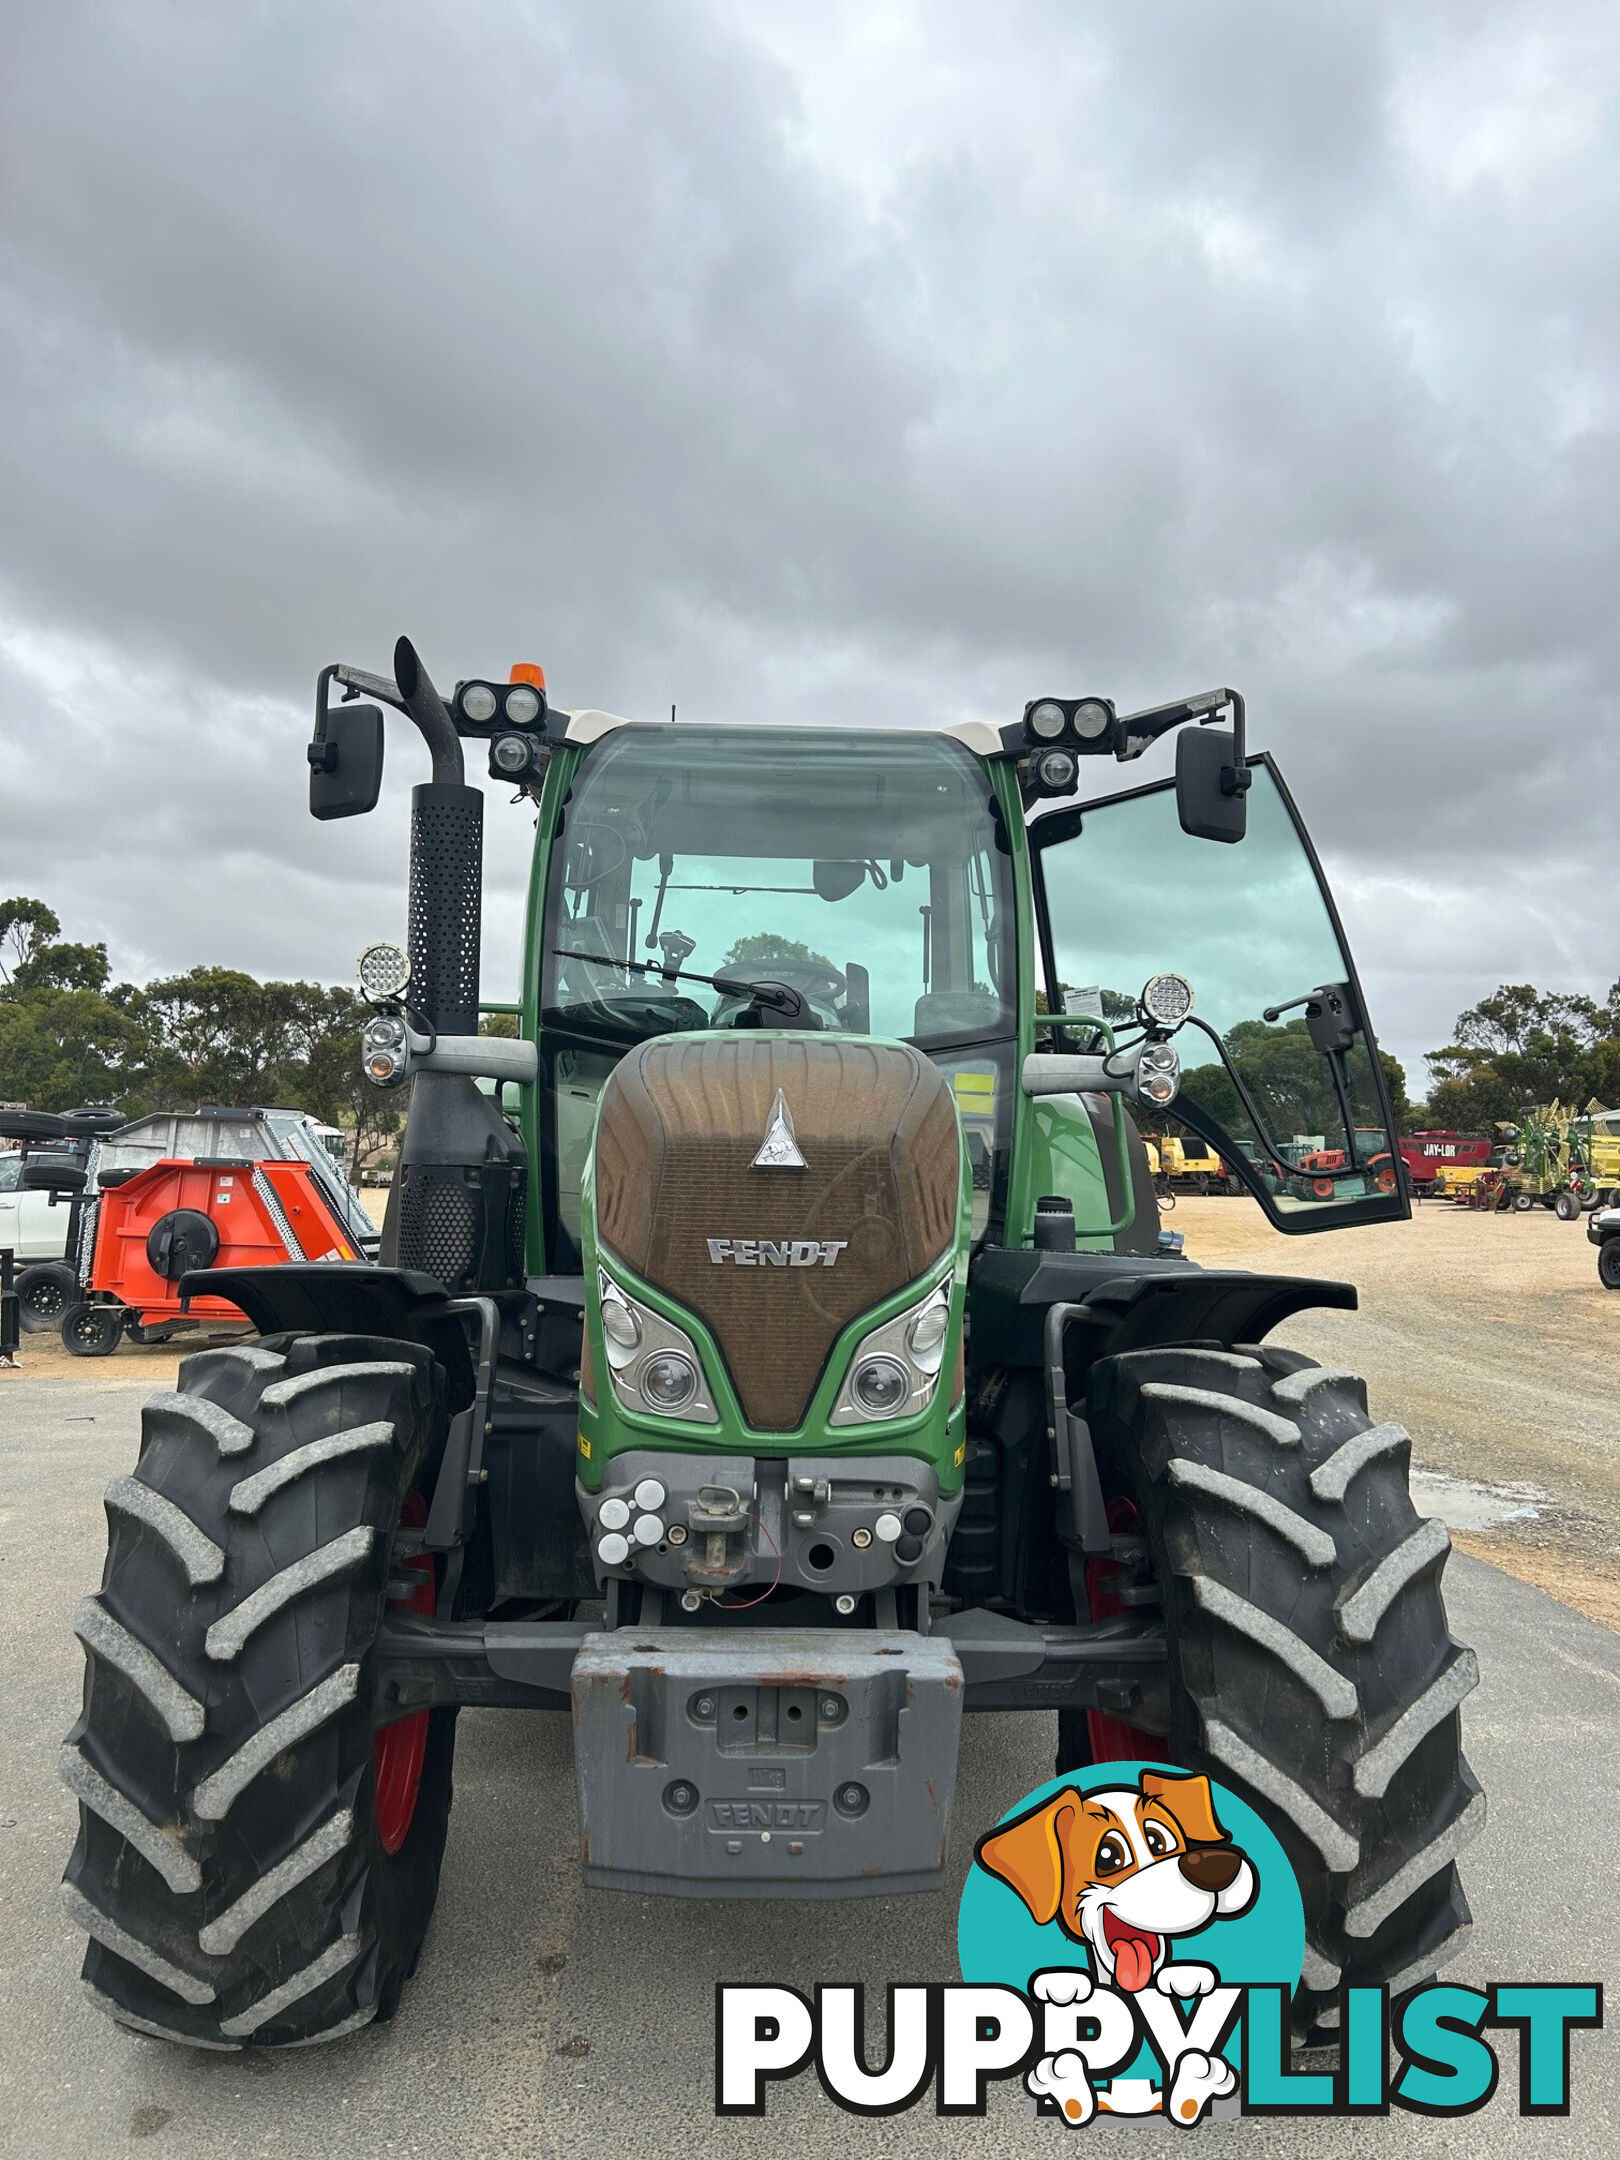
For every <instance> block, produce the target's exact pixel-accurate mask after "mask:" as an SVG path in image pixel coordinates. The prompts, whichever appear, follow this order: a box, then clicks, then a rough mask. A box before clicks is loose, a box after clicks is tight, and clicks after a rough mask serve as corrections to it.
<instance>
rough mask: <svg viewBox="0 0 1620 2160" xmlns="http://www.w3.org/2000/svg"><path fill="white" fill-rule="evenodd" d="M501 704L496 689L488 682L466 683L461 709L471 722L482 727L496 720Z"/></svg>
mask: <svg viewBox="0 0 1620 2160" xmlns="http://www.w3.org/2000/svg"><path fill="white" fill-rule="evenodd" d="M499 702H500V701H499V700H498V699H497V697H496V695H495V692H494V689H493V688H492V687H491V685H490V684H489V683H487V682H473V683H466V684H464V685H463V686H462V692H461V709H462V711H463V713H464V714H465V715H466V716H467V718H468V719H469V720H471V721H474V722H475V723H476V724H477V725H478V726H480V727H482V726H483V725H484V724H485V723H486V722H488V721H490V720H493V719H494V717H495V714H496V711H497V709H498V706H499Z"/></svg>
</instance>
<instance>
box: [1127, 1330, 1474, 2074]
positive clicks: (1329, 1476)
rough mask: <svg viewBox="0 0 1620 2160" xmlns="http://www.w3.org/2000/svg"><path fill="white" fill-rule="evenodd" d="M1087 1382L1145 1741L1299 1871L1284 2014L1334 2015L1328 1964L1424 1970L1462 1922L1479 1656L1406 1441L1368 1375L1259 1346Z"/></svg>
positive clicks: (1398, 1979)
mask: <svg viewBox="0 0 1620 2160" xmlns="http://www.w3.org/2000/svg"><path fill="white" fill-rule="evenodd" d="M1089 1392H1090V1414H1091V1418H1092V1430H1093V1433H1094V1435H1095V1438H1096V1441H1097V1445H1098V1451H1099V1461H1100V1467H1101V1471H1102V1477H1103V1484H1104V1488H1105V1490H1107V1491H1109V1492H1111V1493H1113V1494H1115V1495H1116V1496H1117V1498H1116V1500H1115V1502H1114V1503H1113V1504H1114V1505H1115V1506H1118V1505H1120V1504H1121V1503H1122V1502H1126V1503H1128V1504H1130V1505H1133V1506H1134V1507H1135V1509H1136V1511H1137V1515H1138V1518H1139V1520H1140V1523H1141V1526H1142V1528H1143V1530H1144V1531H1145V1533H1146V1537H1147V1541H1148V1548H1149V1558H1150V1562H1151V1566H1152V1568H1153V1571H1154V1574H1155V1575H1156V1578H1157V1580H1158V1583H1159V1585H1160V1588H1161V1593H1162V1596H1163V1600H1164V1612H1165V1624H1166V1635H1167V1640H1168V1647H1169V1662H1170V1731H1169V1736H1168V1740H1167V1742H1164V1743H1161V1746H1163V1747H1166V1748H1167V1751H1168V1758H1169V1759H1170V1760H1172V1761H1175V1762H1178V1763H1180V1764H1182V1765H1184V1766H1185V1767H1187V1768H1189V1769H1197V1770H1202V1771H1204V1772H1205V1773H1206V1774H1207V1775H1209V1776H1211V1777H1214V1778H1219V1779H1222V1780H1224V1781H1225V1782H1226V1783H1227V1784H1229V1785H1231V1786H1233V1787H1234V1788H1235V1789H1236V1790H1238V1791H1239V1792H1241V1793H1242V1794H1243V1795H1244V1796H1245V1797H1246V1798H1247V1799H1249V1800H1250V1801H1251V1802H1252V1803H1253V1805H1254V1806H1255V1807H1256V1808H1257V1809H1258V1810H1259V1811H1260V1813H1261V1814H1262V1815H1264V1816H1265V1817H1266V1819H1267V1821H1268V1822H1269V1823H1270V1824H1271V1826H1272V1828H1273V1829H1274V1830H1275V1831H1276V1833H1277V1835H1278V1837H1279V1838H1280V1839H1281V1841H1282V1844H1283V1846H1284V1848H1285V1849H1286V1851H1287V1853H1288V1857H1289V1860H1290V1861H1291V1863H1292V1865H1293V1868H1294V1872H1295V1874H1296V1875H1297V1877H1298V1879H1299V1887H1300V1894H1301V1896H1302V1898H1303V1900H1304V1905H1305V1921H1306V1953H1305V1968H1304V1977H1303V1980H1302V1983H1301V1988H1300V1993H1299V1995H1298V1997H1297V1998H1296V2002H1295V2012H1294V2017H1295V2026H1296V2030H1297V2031H1298V2032H1300V2033H1301V2034H1303V2033H1306V2032H1308V2031H1310V2030H1311V2029H1312V2028H1313V2027H1314V2026H1315V2025H1317V2024H1319V2023H1325V2022H1330V2021H1331V2019H1332V2018H1333V2017H1335V2016H1336V2014H1337V2012H1336V2007H1335V2006H1336V2000H1337V1991H1338V1987H1339V1983H1340V1976H1341V1974H1342V1975H1343V1977H1344V1978H1345V1979H1347V1980H1349V1981H1352V1982H1358V1983H1366V1984H1369V1985H1372V1984H1376V1983H1379V1982H1385V1983H1387V1984H1388V1986H1389V1988H1390V1990H1391V1992H1392V1993H1393V1994H1399V1993H1400V1992H1401V1991H1402V1990H1403V1989H1406V1988H1409V1987H1412V1986H1414V1985H1416V1984H1417V1982H1419V1981H1421V1980H1426V1979H1429V1978H1431V1977H1432V1976H1433V1974H1434V1973H1435V1972H1436V1971H1437V1969H1438V1968H1439V1967H1440V1966H1441V1965H1443V1964H1444V1963H1445V1962H1446V1961H1447V1960H1448V1959H1450V1958H1452V1957H1454V1956H1456V1955H1457V1953H1458V1952H1459V1951H1460V1950H1461V1948H1462V1946H1463V1944H1464V1942H1465V1940H1466V1938H1467V1932H1468V1928H1469V1926H1470V1915H1469V1909H1468V1903H1467V1900H1466V1898H1465V1897H1464V1896H1463V1891H1462V1886H1461V1884H1460V1882H1459V1881H1458V1879H1457V1869H1456V1866H1455V1861H1456V1856H1457V1854H1458V1853H1459V1852H1460V1851H1461V1850H1462V1848H1463V1847H1464V1846H1465V1845H1466V1844H1467V1843H1468V1842H1469V1840H1470V1839H1472V1838H1473V1837H1474V1836H1475V1835H1476V1834H1477V1833H1478V1831H1479V1830H1480V1829H1481V1828H1482V1827H1483V1825H1484V1820H1485V1799H1484V1795H1483V1793H1482V1792H1481V1790H1480V1788H1479V1785H1478V1783H1477V1781H1476V1780H1475V1778H1474V1776H1473V1773H1472V1772H1471V1771H1470V1769H1469V1767H1468V1765H1467V1763H1466V1762H1465V1761H1464V1759H1463V1755H1462V1751H1461V1740H1460V1732H1459V1723H1460V1721H1459V1717H1458V1706H1459V1704H1460V1703H1461V1702H1462V1701H1463V1699H1464V1697H1465V1696H1466V1695H1467V1694H1468V1693H1469V1692H1470V1690H1471V1689H1472V1688H1473V1687H1474V1686H1475V1685H1476V1684H1477V1682H1478V1678H1479V1669H1478V1665H1477V1663H1476V1661H1475V1658H1474V1654H1473V1652H1472V1651H1471V1650H1467V1649H1464V1648H1462V1647H1461V1646H1460V1645H1459V1644H1457V1643H1456V1642H1454V1641H1453V1640H1452V1638H1451V1634H1450V1631H1449V1629H1448V1627H1447V1624H1446V1613H1445V1607H1444V1604H1443V1603H1442V1600H1441V1593H1440V1575H1441V1570H1442V1568H1443V1567H1444V1564H1445V1559H1446V1555H1447V1553H1448V1551H1449V1549H1450V1539H1449V1538H1448V1536H1447V1534H1446V1530H1445V1527H1444V1525H1443V1524H1442V1523H1439V1522H1436V1521H1433V1520H1429V1521H1425V1520H1423V1519H1422V1518H1420V1517H1419V1515H1418V1513H1417V1511H1416V1509H1415V1508H1414V1507H1413V1505H1412V1501H1411V1496H1410V1494H1409V1492H1408V1489H1407V1466H1408V1458H1409V1455H1410V1451H1411V1441H1410V1439H1409V1437H1408V1435H1407V1434H1406V1433H1405V1432H1404V1431H1403V1430H1402V1428H1401V1427H1400V1426H1399V1425H1375V1424H1373V1423H1372V1421H1371V1420H1370V1418H1369V1417H1368V1415H1367V1402H1366V1389H1365V1384H1364V1383H1363V1382H1362V1381H1360V1380H1358V1379H1356V1378H1354V1377H1353V1376H1352V1375H1351V1374H1349V1373H1340V1372H1330V1371H1327V1370H1325V1369H1324V1368H1323V1367H1322V1366H1320V1365H1316V1364H1313V1363H1312V1362H1311V1361H1310V1360H1309V1359H1308V1358H1303V1357H1301V1356H1299V1354H1298V1353H1297V1352H1293V1351H1288V1350H1282V1349H1275V1348H1272V1347H1270V1346H1269V1345H1268V1346H1263V1347H1260V1348H1253V1347H1245V1348H1244V1349H1242V1350H1239V1351H1224V1350H1214V1349H1191V1348H1178V1349H1164V1350H1141V1351H1135V1352H1131V1353H1129V1354H1127V1355H1125V1356H1122V1357H1115V1358H1109V1359H1105V1360H1103V1361H1102V1362H1100V1363H1099V1364H1098V1365H1097V1367H1096V1368H1095V1369H1094V1372H1093V1374H1092V1379H1091V1385H1090V1391H1089ZM1143 1752H1146V1750H1144V1751H1143Z"/></svg>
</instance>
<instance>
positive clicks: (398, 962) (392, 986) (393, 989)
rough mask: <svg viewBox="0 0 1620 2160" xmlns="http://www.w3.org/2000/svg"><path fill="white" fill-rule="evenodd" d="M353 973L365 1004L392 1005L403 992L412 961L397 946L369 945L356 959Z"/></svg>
mask: <svg viewBox="0 0 1620 2160" xmlns="http://www.w3.org/2000/svg"><path fill="white" fill-rule="evenodd" d="M355 973H356V975H357V976H358V977H359V979H360V994H361V995H362V997H364V998H365V1000H366V1002H367V1004H368V1005H391V1004H392V1003H393V1002H394V1000H395V999H396V998H401V997H403V996H404V995H405V990H406V986H407V985H408V983H409V982H410V979H411V963H410V961H409V960H408V959H407V958H406V956H405V955H404V953H402V952H401V951H400V949H399V947H398V946H397V945H387V944H377V945H368V946H367V947H366V949H365V951H364V952H363V953H362V954H361V955H360V958H359V959H358V960H357V961H356V962H355Z"/></svg>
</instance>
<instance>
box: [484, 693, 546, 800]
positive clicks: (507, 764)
mask: <svg viewBox="0 0 1620 2160" xmlns="http://www.w3.org/2000/svg"><path fill="white" fill-rule="evenodd" d="M530 695H531V696H532V695H533V692H532V691H531V692H530ZM539 749H540V746H539V744H538V743H537V742H536V741H535V739H534V737H533V736H532V735H497V736H496V737H495V739H494V741H493V742H492V743H491V744H490V746H489V769H490V773H491V775H492V777H493V778H495V779H497V780H521V779H522V778H523V776H524V774H525V773H527V772H530V771H532V770H533V768H534V766H535V764H536V762H537V760H538V756H539Z"/></svg>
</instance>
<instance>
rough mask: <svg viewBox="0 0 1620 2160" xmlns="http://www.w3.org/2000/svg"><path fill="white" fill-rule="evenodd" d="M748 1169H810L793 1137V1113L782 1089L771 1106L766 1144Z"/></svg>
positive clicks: (766, 1129)
mask: <svg viewBox="0 0 1620 2160" xmlns="http://www.w3.org/2000/svg"><path fill="white" fill-rule="evenodd" d="M748 1167H749V1169H750V1170H808V1169H809V1167H810V1165H809V1164H808V1163H807V1162H806V1161H805V1159H804V1157H803V1156H802V1155H801V1154H800V1153H799V1143H798V1141H797V1140H796V1139H795V1138H794V1136H793V1112H792V1111H791V1110H790V1109H789V1108H788V1106H787V1097H786V1096H785V1095H784V1094H783V1093H782V1090H781V1089H780V1088H778V1089H777V1091H776V1100H775V1102H774V1103H772V1105H771V1114H770V1118H769V1120H768V1122H767V1123H766V1126H765V1139H764V1142H763V1144H762V1146H761V1148H760V1151H759V1153H758V1154H757V1155H756V1156H755V1157H754V1159H753V1161H752V1162H751V1163H750V1164H749V1166H748Z"/></svg>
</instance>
